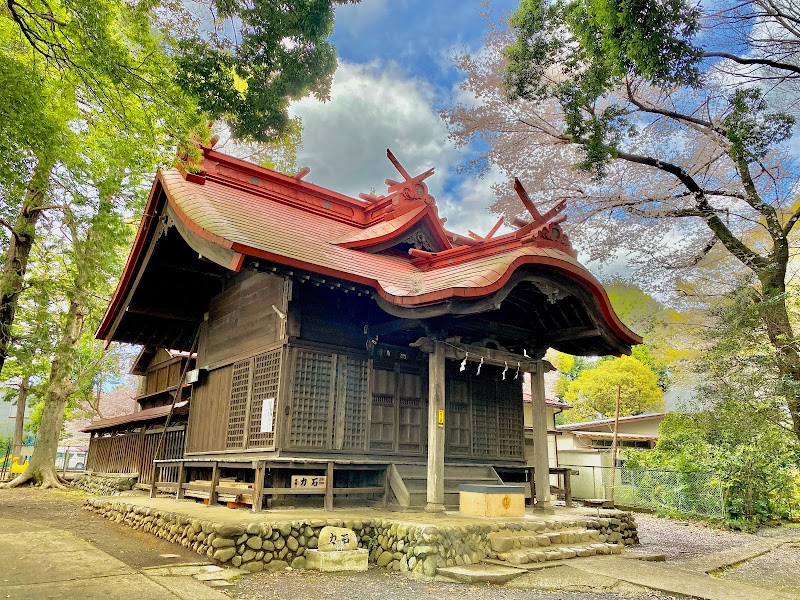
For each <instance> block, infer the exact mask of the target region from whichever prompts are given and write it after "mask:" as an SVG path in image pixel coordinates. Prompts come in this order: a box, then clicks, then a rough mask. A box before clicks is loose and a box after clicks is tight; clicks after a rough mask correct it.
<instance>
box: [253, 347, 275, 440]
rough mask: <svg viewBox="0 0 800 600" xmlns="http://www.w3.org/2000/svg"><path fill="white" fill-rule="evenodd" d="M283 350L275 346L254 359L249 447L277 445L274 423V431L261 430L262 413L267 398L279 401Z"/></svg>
mask: <svg viewBox="0 0 800 600" xmlns="http://www.w3.org/2000/svg"><path fill="white" fill-rule="evenodd" d="M282 351H283V350H282V348H275V349H274V350H271V351H269V352H266V353H264V354H259V355H258V356H256V357H255V358H254V359H253V393H252V396H251V399H250V427H249V429H250V432H249V433H250V435H249V437H248V442H247V447H248V448H270V447H274V445H275V429H274V423H273V430H272V431H261V415H262V412H263V408H264V401H265V400H267V399H269V398H272V399H273V400H274V401H275V402H277V399H278V383H279V381H280V373H281V355H282ZM274 408H275V406H274V405H273V409H274ZM273 414H274V413H273ZM273 419H274V417H273Z"/></svg>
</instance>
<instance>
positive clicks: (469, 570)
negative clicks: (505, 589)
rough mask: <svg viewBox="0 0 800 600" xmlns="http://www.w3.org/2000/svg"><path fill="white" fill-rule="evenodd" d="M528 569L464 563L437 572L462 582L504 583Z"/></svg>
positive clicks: (523, 573)
mask: <svg viewBox="0 0 800 600" xmlns="http://www.w3.org/2000/svg"><path fill="white" fill-rule="evenodd" d="M525 573H527V571H524V570H522V569H515V568H514V567H507V566H505V565H492V564H480V565H463V566H460V567H442V568H441V569H437V570H436V574H437V575H439V576H441V577H446V578H447V579H452V580H453V581H458V582H461V583H493V584H495V585H502V584H504V583H508V582H509V581H511V580H512V579H516V578H517V577H519V576H520V575H525Z"/></svg>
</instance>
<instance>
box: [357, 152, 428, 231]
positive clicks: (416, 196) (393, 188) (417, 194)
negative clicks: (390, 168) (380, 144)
mask: <svg viewBox="0 0 800 600" xmlns="http://www.w3.org/2000/svg"><path fill="white" fill-rule="evenodd" d="M386 157H387V158H388V159H389V161H390V162H391V163H392V164H393V165H394V168H395V169H397V172H398V173H400V175H402V177H403V181H396V180H394V179H386V185H387V186H388V187H389V190H388V191H389V193H388V194H387V195H385V196H378V195H375V194H373V193H370V194H359V198H361V199H362V200H365V201H367V202H370V203H373V204H374V203H377V202H380V201H382V200H386V199H389V198H390V199H391V202H390V203H389V204H388V205H387V206H386V208H385V209H384V212H385V213H393V214H392V218H394V217H395V216H397V215H399V214H402V213H404V212H406V211H407V210H411V209H412V208H414V207H416V206H419V205H420V204H425V205H428V206H430V207H431V208H432V209H433V211H434V213H436V214H437V215H438V210H437V207H436V199H435V198H434V197H433V196H432V195H431V194H430V192H429V191H428V185H427V184H426V183H424V182H425V180H426V179H427V178H428V177H430V176H431V175H433V173H434V168H433V167H431V168H430V169H428V170H427V171H425V172H423V173H420V174H419V175H414V176H412V175H411V174H410V173H409V172H408V171H407V170H406V169H405V167H403V165H402V164H401V163H400V161H399V160H397V157H396V156H395V155H394V154H393V153H392V151H391V150H389V149H388V148H387V149H386ZM437 218H438V216H437Z"/></svg>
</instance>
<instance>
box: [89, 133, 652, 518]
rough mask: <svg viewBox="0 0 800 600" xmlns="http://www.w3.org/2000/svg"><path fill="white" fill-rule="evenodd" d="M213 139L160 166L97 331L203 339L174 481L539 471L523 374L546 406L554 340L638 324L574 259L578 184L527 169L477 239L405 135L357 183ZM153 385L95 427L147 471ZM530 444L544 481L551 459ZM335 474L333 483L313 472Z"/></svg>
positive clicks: (270, 497)
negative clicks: (458, 225) (134, 405)
mask: <svg viewBox="0 0 800 600" xmlns="http://www.w3.org/2000/svg"><path fill="white" fill-rule="evenodd" d="M202 155H203V156H202V161H201V163H199V164H198V165H196V169H194V171H195V172H192V173H189V172H186V171H185V170H180V169H170V170H167V171H163V172H159V174H158V175H157V178H156V181H155V182H154V185H153V188H152V192H151V195H150V198H149V200H148V203H147V206H146V208H145V211H144V218H143V220H142V223H141V225H140V227H139V231H138V233H137V236H136V240H135V242H134V246H133V249H132V251H131V254H130V256H129V258H128V262H127V265H126V267H125V270H124V273H123V275H122V279H121V281H120V283H119V286H118V288H117V290H116V292H115V294H114V297H113V300H112V301H111V303H110V305H109V308H108V311H107V312H106V314H105V316H104V318H103V321H102V323H101V325H100V328H99V330H98V334H97V335H98V337H99V338H100V339H104V340H107V341H109V342H112V341H116V342H123V343H131V344H140V345H145V346H146V347H148V348H149V349H151V350H149V351H155V349H156V348H173V349H176V350H181V351H183V352H194V351H196V356H197V359H196V367H195V369H194V371H193V372H192V373H191V376H187V378H186V379H185V380H184V382H185V384H186V385H190V386H191V392H190V393H191V399H190V402H189V403H188V404H187V405H184V406H185V407H183V410H185V411H188V415H186V414H184V415H182V418H183V419H184V421H185V422H186V425H185V444H184V445H183V447H182V449H181V450H180V452H178V451H177V450H178V447H177V446H176V454H175V455H174V457H175V460H172V461H170V463H169V466H168V465H166V464H165V465H164V466H165V467H166V468H171V469H174V472H172V473H173V474H172V475H169V476H167V477H160V480H157V481H156V484H157V486H156V487H159V488H160V489H164V490H173V491H174V490H176V488H177V492H176V493H177V494H178V495H179V496H180V495H182V494H184V492H185V495H192V496H194V497H197V498H203V499H208V500H209V502H210V503H214V501H215V500H218V499H222V498H223V497H224V498H233V499H234V500H227V501H229V502H231V501H235V502H241V503H252V505H253V507H254V509H256V510H258V509H259V508H261V506H262V501H263V500H264V499H265V497H266V500H267V501H268V502H270V503H274V502H276V501H277V502H281V501H283V502H288V501H287V500H286V499H285V497H286V496H294V498H292V499H291V503H292V504H295V503H296V502H297V501H300V500H303V501H309V502H311V501H313V500H321V499H322V498H321V495H322V494H323V493H324V505H325V506H326V508H328V507H331V506H332V505H333V496H334V495H337V497H342V496H348V497H350V499H351V500H353V501H356V502H358V503H359V505H361V506H363V505H364V502H366V501H367V499H368V498H370V499H372V500H378V499H384V500H387V501H389V502H391V503H392V504H396V505H398V506H400V507H402V508H404V509H405V508H423V507H424V508H426V509H427V510H429V511H441V510H443V509H444V507H445V505H455V506H457V505H458V496H459V485H460V484H461V483H486V482H491V483H498V482H499V478H498V476H497V473H496V471H495V468H501V467H506V468H510V469H516V470H517V471H519V472H522V473H523V474H525V473H527V469H526V468H525V467H526V462H525V456H524V449H525V435H524V423H523V412H524V411H523V402H522V395H523V380H524V376H523V374H524V373H526V372H527V373H533V374H534V380H533V381H534V385H532V386H531V391H532V392H533V393H534V399H533V401H534V402H535V403H536V404H535V407H536V408H537V409H542V412H544V410H543V409H544V408H545V406H546V404H545V392H544V389H545V386H544V382H543V377H544V372H545V370H546V367H547V365H546V364H545V362H544V361H543V360H542V357H543V356H544V353H545V351H546V350H547V348H549V347H553V348H555V349H557V350H559V351H562V352H566V353H569V354H573V355H581V356H600V355H611V354H619V353H626V352H629V351H630V348H631V346H632V345H634V344H638V343H641V338H640V337H639V336H637V335H636V334H634V333H633V332H631V331H630V330H629V329H628V328H627V327H625V325H624V324H622V322H621V321H620V320H619V318H618V317H617V316H616V314H615V313H614V310H613V308H612V307H611V304H610V301H609V299H608V296H607V295H606V293H605V291H604V289H603V287H602V285H601V284H600V282H599V281H597V279H595V278H594V277H593V276H592V275H591V274H590V273H589V272H588V271H587V270H586V269H585V268H584V267H583V266H582V265H581V264H580V263H579V262H578V261H577V259H576V256H577V253H576V251H575V250H574V249H573V248H572V246H571V245H570V242H569V238H568V236H567V235H566V234H565V232H564V231H563V230H562V229H561V226H560V222H561V221H562V220H563V219H562V218H561V217H559V216H558V213H559V212H560V211H561V210H562V209H563V208H564V205H563V203H561V204H559V205H557V206H556V207H554V208H552V209H550V210H548V211H547V212H545V213H544V214H541V213H540V212H539V211H538V210H537V209H536V207H535V206H534V205H533V203H532V202H531V201H530V199H529V198H528V196H527V194H526V193H525V192H524V190H522V188H521V186H520V185H519V184H518V185H517V188H516V189H517V191H518V193H519V195H520V198H521V201H522V203H523V204H524V206H525V207H527V210H528V212H529V219H527V220H525V219H519V218H518V219H515V221H514V224H513V226H514V228H515V229H514V230H513V231H510V232H508V233H497V232H498V230H499V227H500V225H501V224H502V223H501V222H498V223H497V225H496V226H495V227H494V228H493V229H492V230H491V231H490V232H488V233H486V234H485V235H483V236H480V235H477V234H475V233H474V232H469V235H468V236H464V235H459V234H456V233H453V232H451V231H448V230H446V229H445V228H444V221H445V219H443V218H442V216H441V215H439V214H438V209H437V206H436V202H435V200H434V198H433V197H432V196H431V195H430V194H429V192H428V188H427V184H426V183H425V180H426V179H427V178H428V177H429V176H431V175H432V174H433V169H430V170H428V171H426V172H424V173H421V174H419V175H417V176H412V175H411V174H409V173H408V172H407V171H406V170H405V169H404V168H403V167H402V165H401V164H400V163H399V162H398V161H397V160H396V158H395V157H394V156H393V155H392V154H391V153H388V157H389V159H390V160H391V162H392V164H393V165H394V166H395V168H396V169H397V171H398V172H399V174H400V177H399V180H398V181H395V180H387V185H388V186H389V189H388V193H387V195H385V196H377V195H371V194H362V195H361V198H360V199H355V198H350V197H347V196H344V195H342V194H339V193H337V192H334V191H332V190H328V189H325V188H322V187H320V186H317V185H313V184H311V183H308V182H307V181H304V180H303V177H304V176H305V175H307V171H302V172H300V173H298V174H297V175H296V176H288V175H283V174H280V173H277V172H274V171H271V170H269V169H265V168H263V167H259V166H258V165H254V164H250V163H247V162H244V161H241V160H238V159H236V158H233V157H231V156H226V155H225V154H222V153H220V152H217V151H215V150H213V149H212V148H202ZM495 234H497V235H495ZM153 360H157V357H155V355H154V359H153ZM149 364H150V367H153V366H154V363H152V362H151V363H149ZM150 367H148V369H149V368H150ZM168 382H169V383H170V387H174V386H175V385H178V384H179V383H180V385H183V384H184V382H173V381H172V380H170V379H169V378H166V379H165V380H164V382H163V383H168ZM181 389H183V388H181ZM163 391H166V388H164V387H163V386H162V385H161V384H158V379H157V385H156V392H158V393H161V392H163ZM139 400H141V402H140V404H141V405H142V408H143V409H144V410H142V411H140V412H137V413H133V414H132V415H129V416H127V417H124V418H123V417H120V419H125V422H124V423H122V422H116V423H109V422H108V421H106V422H104V423H103V422H101V423H95V424H93V425H92V426H91V427H89V428H86V429H87V430H91V431H93V432H95V435H96V436H97V435H98V434H99V433H100V431H101V429H102V430H103V431H107V432H108V435H106V434H103V436H104V437H103V438H101V439H102V440H103V442H104V443H105V444H106V445H107V448H106V452H105V454H104V455H103V456H105V457H110V458H114V457H122V458H124V459H125V460H127V461H129V462H130V463H131V464H137V463H136V461H137V460H138V461H139V462H138V464H139V465H140V466H139V470H140V471H139V472H140V473H142V472H144V468H145V464H146V463H150V464H152V463H151V460H150V457H151V456H152V455H148V454H145V453H144V451H143V449H147V446H143V445H141V443H140V442H141V439H140V438H141V436H138V437H137V435H138V433H137V431H136V430H135V428H134V427H133V424H134V423H137V422H138V423H141V421H140V419H141V417H142V416H143V415H148V416H149V415H153V414H154V413H148V411H162V410H164V409H165V408H167V407H166V405H161V406H158V405H156V403H155V402H154V401H153V402H151V397H150V396H149V395H147V398H145V397H140V398H139ZM145 400H147V402H148V405H149V406H151V408H145V405H144V401H145ZM537 412H538V410H537ZM152 423H155V422H152ZM142 426H143V425H142ZM155 426H161V425H160V423H159V424H158V425H155ZM112 428H113V431H112ZM137 429H138V426H137ZM169 429H172V426H170V428H169ZM543 429H544V428H540V429H537V432H539V435H541V436H542V440H541V442H542V445H540V446H539V448H540V449H541V448H542V447H543V446H545V447H546V444H547V438H546V434H545V431H543ZM181 431H183V429H182V430H181ZM125 432H127V433H125ZM139 433H140V432H139ZM146 436H147V433H145V437H146ZM151 437H153V438H156V437H158V436H155V435H154V436H151ZM106 440H107V441H106ZM137 440H138V441H137ZM97 443H98V442H97V441H96V440H94V439H93V441H92V444H93V446H92V448H94V446H95V445H97ZM99 449H100V448H99V446H98V450H99ZM165 456H167V455H166V454H164V453H161V452H159V458H163V457H165ZM97 457H98V459H99V458H102V456H101V455H100V454H99V453H98V454H97ZM94 459H95V454H94V450H93V449H92V450H91V451H90V456H89V465H90V468H92V469H93V470H98V471H100V470H103V469H110V468H112V467H111V466H106V465H108V464H109V463H108V461H106V460H105V459H104V460H98V461H97V464H96V465H95V463H94ZM534 462H538V463H539V464H537V465H536V467H537V468H536V477H537V478H538V477H542V478H544V481H545V482H546V481H547V477H548V469H547V467H548V457H547V456H546V455H544V453H540V452H537V457H536V460H535V461H534ZM173 465H174V466H173ZM112 466H113V465H112ZM540 467H541V468H540ZM429 474H430V476H429ZM161 475H164V473H163V472H162V473H161ZM305 475H312V476H313V480H314V481H315V482H317V483H315V484H307V481H308V480H309V478H307V477H305ZM322 477H326V480H325V481H326V484H325V489H322V488H317V489H310V488H309V485H321V484H320V483H319V482H321V481H323V479H322ZM387 478H388V479H387ZM220 481H224V482H225V485H223V484H221V483H220ZM540 483H542V481H541V480H540ZM234 484H235V485H234ZM184 486H185V487H184ZM217 488H220V489H221V490H222V491H220V489H217ZM536 490H537V494H540V495H541V498H537V500H539V501H541V502H542V503H544V502H546V501H547V499H548V498H547V497H549V494H548V490H547V489H546V488H545V486H544V485H540V486H537V488H536ZM301 496H304V497H305V498H301ZM356 496H360V497H361V498H360V499H356V498H355V497H356ZM364 496H366V497H367V498H364ZM376 496H377V497H378V498H376ZM546 496H547V497H546ZM273 505H274V504H273Z"/></svg>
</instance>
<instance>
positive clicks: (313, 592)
mask: <svg viewBox="0 0 800 600" xmlns="http://www.w3.org/2000/svg"><path fill="white" fill-rule="evenodd" d="M234 596H235V598H237V599H238V600H284V599H285V598H291V599H292V600H318V599H319V598H380V599H381V600H441V599H442V598H448V597H457V598H458V599H459V600H500V599H502V600H620V599H622V598H625V599H633V600H647V599H652V600H655V599H658V600H667V599H668V597H667V596H664V595H661V594H656V593H651V594H632V595H631V594H626V595H619V594H611V593H606V592H591V593H590V592H567V591H559V592H540V591H535V590H528V589H514V588H509V587H502V586H496V585H477V584H476V585H464V584H460V583H442V582H438V581H433V582H432V581H420V580H416V579H411V578H410V577H407V576H405V575H400V574H389V573H385V572H383V571H381V570H378V569H375V568H371V569H370V570H369V571H367V572H366V573H352V574H332V573H324V574H323V573H317V572H314V571H286V572H283V573H258V574H257V575H251V576H248V577H244V578H242V579H240V580H239V582H238V584H237V586H236V588H235V591H234Z"/></svg>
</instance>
